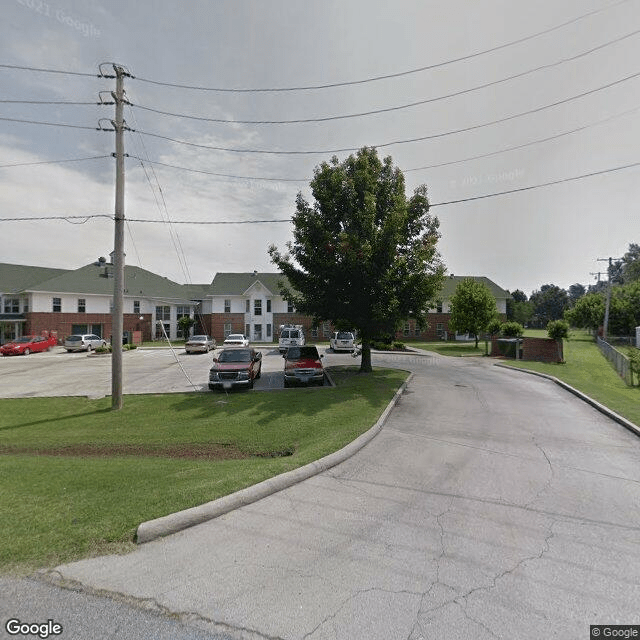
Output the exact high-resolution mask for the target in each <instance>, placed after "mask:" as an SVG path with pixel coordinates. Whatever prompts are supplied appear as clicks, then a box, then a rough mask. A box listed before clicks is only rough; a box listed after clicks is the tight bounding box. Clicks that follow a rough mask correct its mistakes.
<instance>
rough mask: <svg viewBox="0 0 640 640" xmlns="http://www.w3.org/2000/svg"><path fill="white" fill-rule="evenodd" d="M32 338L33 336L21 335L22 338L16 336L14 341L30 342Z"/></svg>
mask: <svg viewBox="0 0 640 640" xmlns="http://www.w3.org/2000/svg"><path fill="white" fill-rule="evenodd" d="M32 340H33V336H22V338H16V339H15V340H14V342H20V343H22V342H31V341H32Z"/></svg>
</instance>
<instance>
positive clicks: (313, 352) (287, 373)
mask: <svg viewBox="0 0 640 640" xmlns="http://www.w3.org/2000/svg"><path fill="white" fill-rule="evenodd" d="M282 357H283V358H284V386H285V387H290V386H291V385H293V384H318V385H323V384H324V367H323V366H322V359H321V358H323V357H324V356H322V355H320V354H319V353H318V349H317V348H316V347H314V346H312V345H311V346H303V347H289V348H288V349H287V352H286V353H285V354H284V355H283V356H282Z"/></svg>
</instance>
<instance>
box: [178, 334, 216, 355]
mask: <svg viewBox="0 0 640 640" xmlns="http://www.w3.org/2000/svg"><path fill="white" fill-rule="evenodd" d="M215 348H216V341H215V340H214V339H213V338H212V337H211V336H191V337H190V338H189V339H188V340H187V341H186V342H185V343H184V349H185V351H186V352H187V353H198V352H200V353H209V351H211V349H215Z"/></svg>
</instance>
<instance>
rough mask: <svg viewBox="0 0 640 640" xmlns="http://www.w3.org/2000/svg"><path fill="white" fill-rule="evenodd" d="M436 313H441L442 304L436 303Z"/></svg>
mask: <svg viewBox="0 0 640 640" xmlns="http://www.w3.org/2000/svg"><path fill="white" fill-rule="evenodd" d="M436 313H442V302H438V305H437V306H436Z"/></svg>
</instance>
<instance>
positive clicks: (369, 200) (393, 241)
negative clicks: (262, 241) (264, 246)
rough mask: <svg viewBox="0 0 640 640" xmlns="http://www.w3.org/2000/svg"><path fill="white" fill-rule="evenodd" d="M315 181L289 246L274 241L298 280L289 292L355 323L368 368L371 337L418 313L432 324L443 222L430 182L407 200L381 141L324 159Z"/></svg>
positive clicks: (299, 207) (279, 261)
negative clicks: (283, 248)
mask: <svg viewBox="0 0 640 640" xmlns="http://www.w3.org/2000/svg"><path fill="white" fill-rule="evenodd" d="M310 186H311V192H312V194H313V198H314V202H313V204H310V203H309V202H307V200H305V198H304V197H303V196H302V194H301V193H299V194H298V196H297V198H296V211H295V213H294V215H293V241H291V242H289V243H287V252H286V253H284V254H283V253H281V252H280V251H279V250H278V249H277V247H275V246H273V245H272V246H271V247H270V248H269V254H270V256H271V259H272V261H273V262H274V264H276V265H277V267H278V268H279V269H280V271H281V272H282V273H283V274H284V275H285V276H286V278H287V280H288V282H289V285H288V286H287V285H282V286H281V289H280V292H281V294H282V295H283V296H284V297H285V298H286V299H287V300H289V301H290V302H292V303H293V305H294V307H295V308H296V309H297V310H298V311H299V312H301V313H304V314H307V315H311V316H313V318H314V321H315V322H316V323H320V322H322V321H331V322H333V323H334V324H335V325H338V326H342V327H345V328H347V327H348V328H353V329H356V330H357V331H358V332H359V334H360V337H361V339H362V362H361V367H360V370H361V371H363V372H369V371H371V351H370V340H371V339H372V338H374V337H377V336H379V335H380V334H389V333H393V332H394V331H395V329H396V327H397V326H398V324H399V323H400V322H401V321H404V320H406V319H407V318H409V317H413V318H415V320H416V322H417V323H418V325H419V326H420V327H424V326H426V324H427V323H426V313H427V311H428V308H429V306H430V302H431V301H432V300H433V299H434V298H435V296H437V294H438V293H439V291H440V289H441V287H442V280H443V275H444V266H443V264H442V262H441V260H440V255H439V253H438V251H437V249H436V244H437V241H438V239H439V238H440V234H439V232H438V227H439V223H438V220H437V218H435V217H432V216H431V215H430V214H429V201H428V198H427V188H426V186H425V185H421V186H419V187H418V188H416V189H415V191H414V193H413V195H412V196H411V197H410V198H407V196H406V194H405V181H404V175H403V174H402V172H401V171H400V169H398V168H397V167H395V166H394V165H393V162H392V159H391V158H390V157H386V158H384V160H380V158H379V157H378V154H377V152H376V150H375V149H374V148H368V147H364V148H362V149H360V150H359V151H358V152H357V153H356V154H354V155H350V156H349V157H348V158H347V159H346V160H344V161H343V162H339V161H338V159H337V158H336V157H333V158H332V159H331V160H330V161H329V162H323V163H322V164H321V165H320V166H319V167H316V169H315V172H314V177H313V180H312V181H311V184H310Z"/></svg>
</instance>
